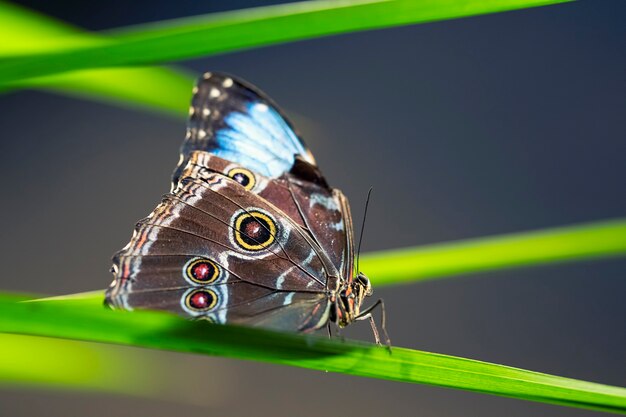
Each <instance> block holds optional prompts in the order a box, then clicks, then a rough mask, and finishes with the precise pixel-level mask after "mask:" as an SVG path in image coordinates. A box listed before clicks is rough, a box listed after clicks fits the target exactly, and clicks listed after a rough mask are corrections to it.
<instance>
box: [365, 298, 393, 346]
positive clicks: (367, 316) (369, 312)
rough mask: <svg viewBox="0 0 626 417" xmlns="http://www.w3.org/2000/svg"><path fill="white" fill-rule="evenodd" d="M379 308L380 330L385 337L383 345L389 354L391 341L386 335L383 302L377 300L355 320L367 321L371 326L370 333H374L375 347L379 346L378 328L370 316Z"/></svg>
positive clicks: (385, 317) (385, 314) (385, 316)
mask: <svg viewBox="0 0 626 417" xmlns="http://www.w3.org/2000/svg"><path fill="white" fill-rule="evenodd" d="M379 306H380V316H381V329H382V331H383V335H384V336H385V345H387V347H388V348H389V351H390V352H391V339H389V334H387V313H386V312H385V302H384V301H383V300H382V298H381V299H378V301H376V302H375V303H374V304H373V305H371V306H370V307H368V308H366V309H365V310H363V311H362V312H361V314H359V316H358V317H357V318H356V320H369V322H370V325H371V326H372V333H374V339H375V340H376V344H377V345H381V344H382V343H380V335H379V333H378V327H376V322H375V321H374V317H373V316H372V311H374V309H376V308H377V307H379Z"/></svg>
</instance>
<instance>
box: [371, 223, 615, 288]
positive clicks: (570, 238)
mask: <svg viewBox="0 0 626 417" xmlns="http://www.w3.org/2000/svg"><path fill="white" fill-rule="evenodd" d="M625 255H626V218H619V219H613V220H606V221H598V222H590V223H583V224H576V225H572V226H565V227H556V228H550V229H541V230H536V231H528V232H521V233H512V234H505V235H500V236H488V237H482V238H477V239H468V240H461V241H458V242H446V243H440V244H433V245H427V246H418V247H415V248H406V249H397V250H389V251H381V252H375V253H367V254H363V255H362V257H361V260H360V264H361V270H362V271H363V272H365V273H366V274H367V275H368V276H369V277H370V278H371V279H372V283H373V284H374V285H375V286H376V287H378V286H381V285H390V284H400V283H411V282H416V281H421V280H426V279H433V278H443V277H450V276H455V275H463V274H469V273H474V272H483V271H493V270H499V269H506V268H517V267H523V266H533V265H542V264H547V263H552V262H572V261H582V260H587V259H596V258H603V257H616V256H625Z"/></svg>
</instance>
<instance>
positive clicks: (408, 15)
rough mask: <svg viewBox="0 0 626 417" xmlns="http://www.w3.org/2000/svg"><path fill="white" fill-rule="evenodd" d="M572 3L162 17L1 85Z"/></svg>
mask: <svg viewBox="0 0 626 417" xmlns="http://www.w3.org/2000/svg"><path fill="white" fill-rule="evenodd" d="M565 1H568V0H474V1H468V0H421V1H415V0H351V1H308V2H301V3H291V4H285V5H278V6H267V7H260V8H256V9H247V10H240V11H234V12H226V13H218V14H211V15H205V16H197V17H193V18H187V19H178V20H172V21H165V22H160V23H157V24H149V25H143V26H138V27H134V28H130V29H125V30H118V31H116V32H111V33H110V34H111V35H113V36H112V37H109V38H108V39H107V41H108V42H107V43H105V44H103V45H93V46H90V45H87V46H76V47H71V48H69V49H68V50H65V51H57V52H56V53H42V54H31V55H27V56H22V57H17V58H12V59H5V60H4V62H2V65H1V66H0V83H2V84H7V83H10V82H14V81H16V80H19V79H24V78H32V77H40V76H43V75H50V74H56V73H60V72H65V71H74V70H82V69H87V68H101V67H113V66H135V65H150V64H156V63H163V62H170V61H175V60H181V59H186V58H193V57H199V56H207V55H213V54H218V53H224V52H230V51H236V50H241V49H245V48H253V47H259V46H264V45H272V44H277V43H282V42H289V41H296V40H301V39H309V38H314V37H319V36H326V35H333V34H339V33H346V32H354V31H360V30H366V29H377V28H385V27H392V26H399V25H408V24H413V23H423V22H432V21H437V20H443V19H452V18H459V17H465V16H474V15H480V14H485V13H493V12H501V11H507V10H515V9H520V8H526V7H533V6H541V5H547V4H555V3H563V2H565Z"/></svg>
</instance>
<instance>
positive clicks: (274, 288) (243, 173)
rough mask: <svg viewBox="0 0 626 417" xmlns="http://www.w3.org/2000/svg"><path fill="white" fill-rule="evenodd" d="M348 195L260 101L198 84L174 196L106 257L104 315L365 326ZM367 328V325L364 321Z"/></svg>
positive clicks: (235, 85) (285, 326)
mask: <svg viewBox="0 0 626 417" xmlns="http://www.w3.org/2000/svg"><path fill="white" fill-rule="evenodd" d="M353 242H354V237H353V226H352V218H351V215H350V208H349V205H348V201H347V199H346V198H345V196H344V195H343V194H342V193H341V192H340V191H339V190H336V189H332V188H330V187H329V186H328V184H327V183H326V180H325V179H324V177H323V176H322V174H321V172H320V171H319V169H318V168H317V166H316V165H315V160H314V159H313V156H312V154H311V152H310V151H309V150H308V149H307V148H306V146H305V145H304V143H303V142H302V140H301V139H300V138H299V137H298V136H297V134H296V133H295V131H294V130H293V129H292V127H291V125H290V124H289V122H288V121H287V119H286V118H285V117H284V116H283V115H282V113H281V112H280V111H279V110H278V108H277V107H276V106H275V105H274V104H273V102H271V101H270V100H269V99H268V98H267V97H266V96H265V95H264V94H263V93H261V92H260V91H258V90H256V89H255V88H253V87H252V86H249V85H247V84H245V83H244V82H242V81H239V80H235V79H233V78H232V77H229V76H225V75H219V74H206V75H205V76H204V77H203V78H202V79H201V80H200V81H199V83H198V85H197V87H196V88H195V89H194V98H193V100H192V108H191V110H190V121H189V128H188V134H187V138H186V139H185V142H184V143H183V146H182V150H181V161H180V163H179V166H178V167H177V169H176V171H175V172H174V176H173V182H172V191H171V192H170V193H169V194H166V195H165V196H164V197H163V200H162V202H161V203H160V204H159V205H158V206H157V207H156V208H155V210H154V211H153V212H152V213H151V214H150V215H149V216H148V217H147V218H145V219H143V220H141V221H139V222H138V224H137V226H136V228H135V232H134V234H133V237H132V239H131V241H130V242H129V244H128V245H127V246H126V247H125V248H124V249H122V250H121V251H120V252H118V253H117V254H116V255H115V256H114V258H113V268H112V270H113V274H114V281H113V283H112V286H111V287H110V288H109V290H108V291H107V295H106V302H107V304H109V305H110V306H113V307H117V308H125V309H134V308H150V309H160V310H167V311H172V312H176V313H178V314H181V315H184V316H188V317H193V318H203V319H207V320H210V321H213V322H216V323H235V324H244V325H252V326H259V327H265V328H271V329H278V330H291V331H297V332H310V331H314V330H316V329H319V328H322V327H324V326H326V325H328V324H329V323H335V324H336V325H338V326H339V327H344V326H346V325H348V324H350V323H351V322H353V321H355V320H358V319H360V318H363V317H364V315H363V314H362V312H361V304H362V303H363V300H364V299H365V297H367V296H369V295H371V293H372V290H371V285H370V283H369V280H368V279H367V278H366V277H365V276H364V275H362V274H356V276H355V271H354V245H353ZM368 318H369V317H368Z"/></svg>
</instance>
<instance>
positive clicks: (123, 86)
mask: <svg viewBox="0 0 626 417" xmlns="http://www.w3.org/2000/svg"><path fill="white" fill-rule="evenodd" d="M0 39H2V42H0V56H1V57H5V58H6V57H15V56H19V55H27V54H33V53H50V52H55V51H58V50H67V49H71V48H76V47H85V46H96V45H103V44H105V43H106V42H107V41H106V40H105V39H103V38H101V37H100V36H95V35H93V34H89V33H86V32H84V31H81V30H79V29H78V28H75V27H72V26H70V25H68V24H65V23H62V22H60V21H58V20H55V19H52V18H49V17H46V16H43V15H41V14H38V13H35V12H33V11H30V10H28V9H25V8H22V7H19V6H16V5H13V4H10V3H6V2H1V1H0ZM192 86H193V77H191V76H190V75H189V74H187V73H184V72H182V71H179V70H172V69H167V68H115V69H95V70H84V71H74V72H69V73H63V74H56V75H51V76H46V77H37V78H31V79H22V80H19V81H16V82H14V83H11V84H8V85H5V86H4V89H16V88H38V89H43V90H47V91H51V92H55V93H62V94H69V95H73V96H80V97H86V98H89V99H96V100H104V101H106V102H110V103H113V104H120V103H121V104H124V105H126V106H129V105H131V106H133V105H134V106H137V105H138V106H141V107H147V108H151V109H156V110H160V111H163V112H165V113H167V114H170V115H174V116H178V117H181V118H182V117H186V115H187V108H188V107H189V101H190V99H191V88H192Z"/></svg>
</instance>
